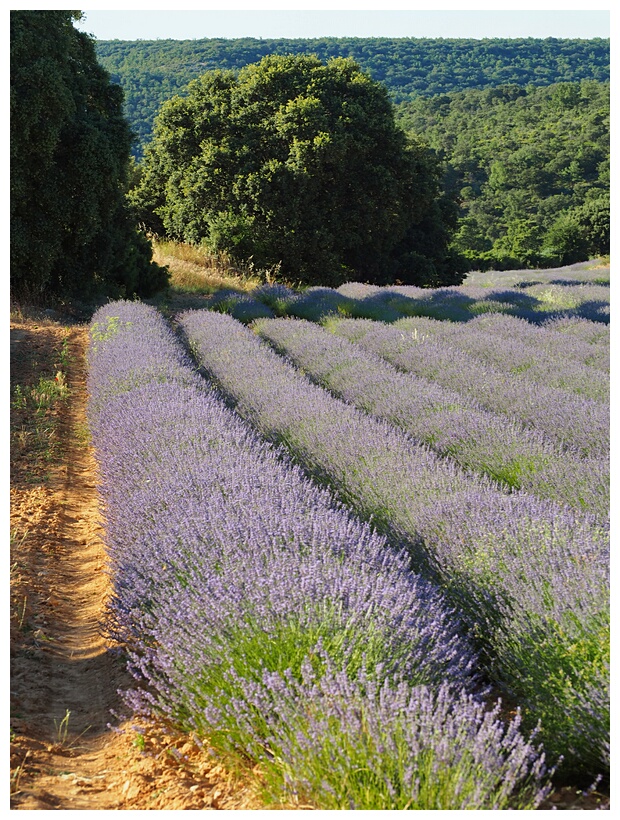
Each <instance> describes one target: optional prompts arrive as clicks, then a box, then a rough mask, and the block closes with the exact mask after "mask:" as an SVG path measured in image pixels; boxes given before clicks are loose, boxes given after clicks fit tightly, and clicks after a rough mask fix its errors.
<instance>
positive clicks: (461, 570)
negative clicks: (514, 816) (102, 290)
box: [180, 311, 609, 772]
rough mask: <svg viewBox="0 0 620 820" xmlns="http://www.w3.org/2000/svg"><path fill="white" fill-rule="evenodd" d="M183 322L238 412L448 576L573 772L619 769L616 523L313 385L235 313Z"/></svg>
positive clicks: (483, 641)
mask: <svg viewBox="0 0 620 820" xmlns="http://www.w3.org/2000/svg"><path fill="white" fill-rule="evenodd" d="M180 323H181V326H182V328H183V331H184V333H185V334H186V335H187V338H188V340H189V343H190V345H191V346H192V348H193V350H194V352H195V355H196V356H197V358H198V360H199V362H200V364H201V365H202V366H203V367H204V368H205V370H206V372H207V373H208V374H209V376H210V377H212V378H214V379H215V380H216V381H217V382H218V384H219V385H220V386H221V388H222V389H223V390H224V391H225V392H226V393H227V395H228V396H229V397H231V398H232V399H233V400H234V401H235V402H236V407H237V410H238V412H239V413H240V414H241V415H242V416H243V417H245V418H246V419H247V420H249V421H250V422H251V423H252V424H253V425H254V426H256V427H257V428H259V429H260V430H261V432H262V433H263V434H265V435H266V436H268V437H270V438H271V439H273V440H275V441H278V442H281V443H284V444H285V445H286V446H287V448H288V449H289V451H290V452H291V453H292V454H293V456H294V457H295V458H296V459H297V460H298V461H299V462H300V463H301V464H302V465H303V466H304V468H305V469H306V470H307V471H309V472H311V473H312V474H313V475H314V476H316V477H317V478H319V479H321V480H323V481H325V482H326V483H328V484H329V486H330V487H331V488H332V489H333V490H334V491H336V492H337V493H338V495H339V497H340V498H341V499H342V500H344V501H345V502H346V503H347V504H349V505H350V506H351V507H352V508H353V509H355V510H356V512H357V513H358V514H359V515H360V516H362V517H364V518H367V519H372V520H373V522H374V523H375V526H377V527H379V528H381V529H382V531H383V532H385V533H386V534H387V535H388V537H389V539H390V540H391V542H393V543H400V544H404V545H405V546H406V547H407V549H408V550H409V551H410V553H411V554H412V556H413V560H414V562H415V565H416V566H417V567H418V568H420V569H421V570H423V571H424V572H429V573H431V574H432V575H433V577H434V578H435V579H436V580H437V581H438V582H439V583H440V584H442V586H443V588H444V589H445V591H446V594H447V595H449V597H450V599H451V600H452V601H453V602H455V603H456V605H457V606H458V608H459V611H460V613H461V616H462V617H463V619H464V622H465V623H466V624H467V627H468V629H469V632H470V635H473V636H474V637H475V639H476V640H477V641H478V643H479V646H480V647H481V651H482V659H483V663H484V665H485V669H486V671H487V673H488V675H489V676H490V678H491V679H492V680H493V681H494V682H496V683H498V684H500V685H501V686H503V687H504V688H505V689H507V690H508V691H509V692H510V693H511V694H512V695H513V696H514V697H516V698H517V699H518V700H519V702H520V703H522V704H523V705H524V706H525V708H526V717H527V718H528V720H529V721H530V723H531V724H532V725H534V724H535V723H536V721H537V720H539V719H540V720H541V721H542V737H543V738H544V740H545V743H546V745H547V748H548V749H550V750H552V751H553V753H556V754H557V753H560V754H563V755H564V756H565V758H566V761H565V764H564V765H565V768H566V770H570V769H571V768H572V769H574V770H577V771H581V772H584V771H586V772H587V771H589V772H600V771H602V770H604V769H605V768H606V767H607V766H608V737H609V665H608V658H609V640H608V630H609V592H608V570H609V533H608V529H607V527H606V526H605V525H602V524H601V523H600V522H599V521H598V520H597V519H596V518H595V517H593V516H590V515H588V514H586V513H578V512H577V511H574V510H573V511H571V510H570V509H569V508H568V507H566V506H563V505H559V504H557V503H555V502H552V501H549V500H543V499H536V498H534V497H533V496H531V495H529V494H525V493H522V492H515V493H512V494H506V493H504V492H502V491H501V490H500V489H499V488H498V486H497V484H495V483H494V482H492V481H490V480H489V479H486V478H484V477H482V476H479V475H476V474H474V473H471V472H466V471H464V470H462V469H461V468H459V467H458V465H456V464H455V463H454V462H453V461H452V460H450V459H444V458H441V457H439V456H438V455H436V454H435V453H433V452H432V451H431V450H430V449H429V448H428V447H426V446H423V445H421V444H419V443H417V442H416V441H415V440H414V439H412V438H411V436H409V435H408V434H407V433H406V432H404V431H401V430H399V429H397V428H396V427H395V426H393V425H392V424H390V423H388V422H386V421H384V420H380V419H377V418H373V417H371V416H369V415H367V414H366V413H363V412H361V411H360V410H358V409H356V408H354V407H353V406H352V405H351V404H348V403H346V402H343V401H341V400H338V399H337V398H335V397H333V396H331V395H330V394H328V393H327V392H326V391H325V390H324V389H322V388H321V387H319V386H317V385H315V384H313V383H311V382H310V381H309V380H308V379H307V378H306V377H305V376H303V375H302V374H300V373H299V372H298V371H297V370H296V369H295V368H294V366H293V365H292V364H290V363H289V362H287V361H285V360H284V359H283V358H282V357H281V356H279V355H278V354H277V353H275V352H274V351H273V350H272V349H271V348H270V347H268V346H267V345H266V344H265V343H264V342H262V341H261V340H259V339H258V338H257V337H256V336H255V335H254V334H253V333H252V332H251V331H250V330H248V329H247V328H245V327H244V326H243V325H241V324H240V323H239V322H237V321H236V320H234V319H233V318H231V317H229V316H226V315H222V314H218V313H214V312H210V311H194V312H189V313H186V314H184V315H182V316H181V317H180Z"/></svg>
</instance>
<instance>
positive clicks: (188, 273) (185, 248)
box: [153, 240, 269, 294]
mask: <svg viewBox="0 0 620 820" xmlns="http://www.w3.org/2000/svg"><path fill="white" fill-rule="evenodd" d="M153 260H154V261H155V262H157V263H158V264H159V265H166V266H167V267H168V270H169V271H170V274H171V278H170V287H171V289H172V290H175V291H180V292H185V293H194V294H198V293H200V294H211V293H215V292H216V291H218V290H223V289H229V290H237V291H240V292H246V293H247V292H249V291H251V290H253V289H254V288H255V287H257V286H258V285H260V284H261V283H262V282H265V281H268V280H269V272H268V271H267V272H264V271H257V270H255V269H254V267H253V265H252V264H251V263H250V264H245V265H239V264H235V263H233V262H232V261H231V260H230V259H229V258H228V257H227V256H226V255H225V254H218V255H217V256H216V255H214V254H211V253H209V252H208V251H206V250H205V249H203V248H199V247H196V246H195V245H186V244H182V243H178V242H166V241H161V240H155V241H153Z"/></svg>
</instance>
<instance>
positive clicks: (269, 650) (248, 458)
mask: <svg viewBox="0 0 620 820" xmlns="http://www.w3.org/2000/svg"><path fill="white" fill-rule="evenodd" d="M189 318H191V317H188V321H189ZM214 318H216V319H218V318H221V317H217V316H215V317H214ZM230 322H232V320H230ZM208 324H209V323H208V322H207V325H208ZM213 328H214V329H215V332H216V335H217V334H219V333H223V335H222V336H221V337H220V338H215V339H214V344H215V347H216V348H218V349H219V350H220V351H225V350H226V349H227V348H228V347H229V339H228V336H229V329H228V326H223V327H220V326H219V325H214V326H213ZM243 332H244V333H247V331H245V330H244V331H243ZM233 335H234V334H233ZM250 338H253V337H251V336H250ZM91 340H92V341H91V347H90V351H89V364H90V370H89V392H90V404H89V420H90V426H91V431H92V436H93V442H94V445H95V448H96V453H97V457H98V460H99V465H100V475H101V493H102V497H103V510H104V515H105V526H106V535H107V542H108V546H109V551H110V570H111V574H112V578H113V584H114V595H113V599H112V603H111V623H112V624H113V627H112V629H113V634H114V635H115V636H116V637H117V638H118V640H119V641H121V642H122V644H123V645H124V646H125V647H126V652H127V656H128V659H129V666H130V669H131V670H132V672H133V674H134V676H135V678H136V679H137V681H138V686H137V687H136V689H135V690H134V691H133V692H131V693H128V694H127V698H128V701H129V703H130V704H132V705H133V707H134V708H135V710H136V712H137V713H138V714H139V713H140V711H141V710H145V711H148V712H152V711H155V712H156V713H158V714H161V715H163V716H165V717H166V718H167V719H169V720H172V721H174V723H175V724H177V725H179V726H181V727H182V728H184V729H186V730H190V731H193V732H195V733H196V735H197V736H198V737H199V738H202V739H203V740H204V739H208V740H209V742H210V744H212V745H213V746H214V747H215V748H216V749H218V750H220V751H222V750H223V751H225V752H229V753H230V752H233V753H236V754H239V755H244V756H245V757H246V759H247V758H249V759H250V761H254V762H256V761H258V762H260V764H261V766H262V768H263V772H264V774H265V777H266V778H267V782H268V784H269V785H270V788H271V790H272V794H273V796H274V797H275V798H276V799H278V800H284V801H286V800H288V801H294V800H295V799H296V798H297V799H303V800H308V799H309V800H310V801H311V802H312V803H313V804H315V805H317V806H319V807H323V808H333V809H342V808H358V809H385V808H388V809H399V808H420V809H475V808H483V809H493V808H507V807H510V808H534V807H536V806H537V805H539V803H540V801H541V800H542V799H543V797H544V796H545V795H546V794H547V793H548V786H547V785H546V782H547V779H548V777H549V774H550V773H549V771H547V770H546V768H545V763H544V758H543V757H542V756H541V753H540V752H539V751H538V750H536V749H535V748H534V747H533V746H532V745H531V742H527V741H525V740H524V738H523V737H522V736H521V735H520V733H519V719H518V718H517V719H515V720H513V721H512V722H511V723H510V725H508V726H506V725H505V724H504V723H503V722H502V721H500V720H499V716H498V709H499V706H497V707H496V708H495V709H493V710H491V711H489V710H488V709H487V707H486V705H485V701H484V699H483V694H484V693H483V692H480V688H479V680H478V676H477V672H476V669H477V666H478V663H479V661H478V659H477V657H476V654H475V652H474V650H473V649H472V647H471V644H470V642H469V640H468V639H467V638H464V637H463V636H462V630H461V629H460V625H459V621H458V619H456V617H455V615H454V612H453V611H452V610H451V609H450V608H449V607H448V606H446V604H445V602H444V598H443V595H442V594H441V593H440V592H439V591H438V590H437V588H436V587H434V586H433V585H432V584H431V583H429V581H428V580H424V579H422V578H421V577H420V576H419V575H418V574H416V573H415V572H412V571H411V568H410V562H409V557H408V555H407V554H406V552H405V551H403V549H397V548H395V547H394V546H393V545H390V544H389V543H388V542H387V540H386V538H385V537H384V536H382V535H379V534H377V532H375V531H374V530H373V529H371V528H370V527H369V526H368V525H367V524H364V523H362V522H360V521H359V520H358V519H356V518H355V517H353V516H352V514H351V513H350V512H349V511H348V510H347V509H346V508H344V507H343V506H341V505H340V504H339V503H338V502H337V501H336V500H335V499H334V497H333V496H332V495H331V494H330V493H329V492H328V491H327V490H325V489H320V488H318V487H317V486H316V485H315V484H313V483H311V481H309V480H308V478H307V477H305V475H304V474H303V473H302V472H301V470H300V469H299V468H298V467H296V466H294V465H293V464H292V462H291V461H290V460H289V458H288V457H287V456H286V454H285V453H284V452H283V451H281V450H280V449H278V448H276V447H274V446H272V445H270V444H268V443H266V442H265V440H264V439H261V438H259V437H258V435H257V434H256V432H255V431H254V429H253V428H251V427H250V426H248V425H247V424H245V423H244V422H242V421H241V420H240V418H239V417H238V416H237V415H236V414H235V413H234V412H233V411H232V410H230V409H229V408H228V407H227V406H226V405H225V403H224V401H223V399H222V397H221V396H220V394H219V393H217V392H216V391H215V390H214V389H213V388H212V387H211V386H209V384H208V383H207V382H206V381H204V380H203V379H202V378H201V377H200V376H199V375H198V374H197V373H196V372H195V369H194V368H193V367H192V365H191V363H190V361H189V359H188V357H187V355H186V353H185V352H184V350H183V348H182V346H181V345H180V344H179V343H178V341H177V340H176V338H175V337H174V335H173V334H172V332H171V330H170V329H169V327H168V326H167V325H166V324H165V322H164V320H163V318H162V317H161V316H160V315H159V314H158V313H157V312H156V311H155V310H154V309H153V308H150V307H147V306H145V305H142V304H139V303H129V302H117V303H114V304H111V305H108V306H106V307H105V308H102V309H101V310H99V311H98V313H97V314H96V315H95V317H94V319H93V324H92V327H91ZM261 364H262V363H261V361H260V358H259V359H258V360H255V361H254V363H253V367H254V369H256V368H259V369H260V367H261ZM292 387H293V390H295V387H296V386H295V384H293V385H292ZM277 390H278V386H276V394H277ZM302 399H303V396H302ZM269 401H272V399H269ZM476 691H478V692H479V694H478V695H476V694H475V692H476Z"/></svg>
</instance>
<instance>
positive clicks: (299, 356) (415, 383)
mask: <svg viewBox="0 0 620 820" xmlns="http://www.w3.org/2000/svg"><path fill="white" fill-rule="evenodd" d="M409 321H411V320H409ZM424 322H425V323H431V322H433V323H435V324H438V323H437V322H435V320H432V319H425V320H424ZM423 327H426V324H424V325H423ZM253 329H254V330H255V331H256V332H258V334H259V335H260V336H261V338H263V339H265V340H266V341H268V342H269V343H270V344H271V345H272V346H273V347H274V348H275V349H276V350H278V351H279V352H281V353H284V354H285V355H286V356H287V357H288V358H289V360H290V361H291V362H292V363H293V364H294V365H295V366H296V367H297V368H299V369H300V370H302V371H303V372H304V373H306V374H307V375H308V376H309V377H310V378H311V379H312V380H313V381H315V382H316V383H318V384H321V385H322V386H323V387H325V388H327V389H328V390H330V391H331V392H332V393H334V394H335V395H337V396H338V397H340V398H342V399H344V400H345V401H347V402H350V403H351V404H354V405H355V406H356V407H358V408H360V409H362V410H365V411H366V412H368V413H370V414H372V415H374V416H377V417H379V418H383V419H386V420H387V421H389V422H391V423H392V424H393V425H395V426H396V427H399V428H402V429H403V430H405V431H407V432H408V433H410V434H411V435H412V436H413V437H414V438H415V439H418V440H420V441H422V442H425V443H427V444H429V445H430V446H431V447H432V449H433V450H435V451H437V452H438V453H440V454H441V455H450V456H451V457H452V458H454V460H455V461H457V462H458V463H459V464H460V465H461V466H462V467H465V468H468V469H474V470H479V471H482V472H484V473H486V474H488V475H489V476H490V477H492V478H494V479H496V480H497V481H499V482H502V483H505V484H506V485H508V486H509V487H516V488H523V489H527V490H528V491H529V492H532V493H535V494H537V495H541V496H543V497H546V498H553V499H556V500H558V501H561V502H564V503H567V504H570V505H572V506H576V507H578V508H580V509H588V510H590V511H591V512H595V513H597V514H598V515H599V516H600V517H601V518H602V519H606V518H607V516H608V514H609V468H608V464H607V463H606V462H605V460H604V459H602V458H600V457H598V458H591V457H590V458H588V457H585V456H582V455H580V454H579V453H578V452H571V451H570V450H562V448H561V447H559V446H558V445H557V443H556V442H554V441H552V440H551V439H549V438H548V437H546V436H545V435H544V434H542V433H538V432H536V431H533V430H529V429H527V428H526V427H524V426H523V424H519V423H518V422H516V421H512V420H510V419H505V418H502V417H501V416H498V415H496V414H493V413H489V412H488V411H485V410H484V409H483V408H481V407H480V406H477V405H476V404H475V403H474V402H472V401H471V400H469V399H468V398H467V397H466V396H463V395H462V394H460V395H459V394H457V393H455V392H454V391H451V390H447V389H445V388H442V387H441V386H439V385H437V384H435V383H433V382H429V381H428V380H426V379H421V378H416V377H415V376H413V375H411V374H407V373H400V372H398V371H397V370H395V369H394V368H393V367H392V366H391V365H389V364H388V363H387V362H385V361H384V360H383V359H381V358H379V357H378V356H375V355H373V354H372V353H371V352H370V351H367V350H364V349H362V348H359V347H358V346H356V345H354V344H352V343H350V342H348V341H347V340H346V339H341V338H339V337H335V336H334V335H333V334H330V333H328V332H327V331H326V330H324V329H323V328H321V327H319V326H318V325H316V324H313V323H311V322H307V321H304V320H298V319H267V320H261V321H258V322H256V323H255V324H254V325H253ZM423 332H424V330H422V333H423Z"/></svg>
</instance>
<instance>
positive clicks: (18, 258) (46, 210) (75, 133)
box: [11, 11, 167, 297]
mask: <svg viewBox="0 0 620 820" xmlns="http://www.w3.org/2000/svg"><path fill="white" fill-rule="evenodd" d="M79 17H80V12H71V11H11V284H12V287H13V289H14V292H15V293H19V294H29V295H32V296H42V295H43V294H48V293H55V294H72V295H79V296H82V297H84V296H88V295H89V294H92V293H94V292H96V291H100V290H103V291H104V292H106V291H107V292H108V293H110V294H111V295H130V294H133V293H143V294H148V293H151V292H152V291H153V290H155V289H157V288H158V287H161V286H162V285H163V284H165V283H166V281H167V275H166V272H165V271H164V270H162V269H161V268H159V267H158V266H156V265H154V263H152V262H151V248H150V244H149V243H148V242H147V240H146V239H145V238H144V237H141V236H139V235H138V234H137V232H136V228H135V218H134V217H133V216H132V215H131V213H130V211H129V209H128V207H127V204H126V201H125V195H124V188H125V182H126V176H127V172H128V168H129V158H130V149H131V139H132V138H131V132H130V130H129V126H128V124H127V122H126V120H125V118H124V115H123V111H122V102H123V100H122V90H121V89H120V88H119V87H118V86H117V85H114V84H112V83H110V81H109V77H108V75H107V73H106V72H105V71H104V70H103V69H102V68H101V66H100V65H99V64H98V63H97V58H96V55H95V49H94V44H93V42H92V40H91V39H90V38H89V37H87V36H86V35H85V34H82V33H80V32H79V31H78V30H77V29H76V28H75V27H74V25H73V21H74V20H76V19H79Z"/></svg>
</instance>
